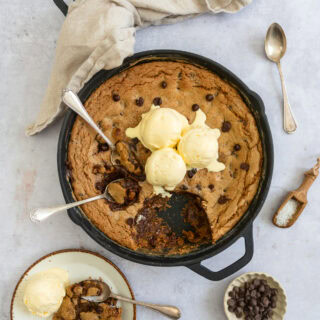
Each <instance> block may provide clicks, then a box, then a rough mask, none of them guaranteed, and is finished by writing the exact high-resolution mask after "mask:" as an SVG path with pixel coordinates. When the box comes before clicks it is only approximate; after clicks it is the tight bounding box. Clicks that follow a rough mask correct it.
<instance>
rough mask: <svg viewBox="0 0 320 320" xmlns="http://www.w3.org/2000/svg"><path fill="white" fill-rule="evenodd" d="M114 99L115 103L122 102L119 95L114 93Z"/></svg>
mask: <svg viewBox="0 0 320 320" xmlns="http://www.w3.org/2000/svg"><path fill="white" fill-rule="evenodd" d="M112 99H113V101H115V102H117V101H119V100H120V96H119V95H118V94H117V93H114V94H113V95H112Z"/></svg>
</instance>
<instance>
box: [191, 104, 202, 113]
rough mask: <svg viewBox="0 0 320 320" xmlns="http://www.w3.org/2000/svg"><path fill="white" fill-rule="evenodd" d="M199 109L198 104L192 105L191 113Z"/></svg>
mask: <svg viewBox="0 0 320 320" xmlns="http://www.w3.org/2000/svg"><path fill="white" fill-rule="evenodd" d="M199 109H200V106H199V105H198V104H196V103H195V104H193V105H192V111H198V110H199Z"/></svg>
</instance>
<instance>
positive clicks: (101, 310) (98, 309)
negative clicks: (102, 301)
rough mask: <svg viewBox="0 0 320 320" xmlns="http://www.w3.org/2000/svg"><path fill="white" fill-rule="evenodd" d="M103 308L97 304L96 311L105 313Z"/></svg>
mask: <svg viewBox="0 0 320 320" xmlns="http://www.w3.org/2000/svg"><path fill="white" fill-rule="evenodd" d="M103 311H104V310H103V308H102V307H100V306H97V307H96V312H97V314H101V313H103Z"/></svg>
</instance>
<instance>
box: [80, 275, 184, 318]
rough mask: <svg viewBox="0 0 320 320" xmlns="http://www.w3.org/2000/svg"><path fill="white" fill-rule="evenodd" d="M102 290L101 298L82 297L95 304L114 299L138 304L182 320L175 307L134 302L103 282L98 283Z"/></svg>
mask: <svg viewBox="0 0 320 320" xmlns="http://www.w3.org/2000/svg"><path fill="white" fill-rule="evenodd" d="M96 282H97V283H98V284H99V286H100V288H101V293H100V295H99V296H82V297H81V298H82V299H85V300H87V301H90V302H95V303H101V302H104V301H106V300H107V299H108V298H114V299H117V300H120V301H124V302H129V303H133V304H137V305H139V306H143V307H147V308H150V309H153V310H156V311H158V312H161V313H162V314H164V315H166V316H167V317H169V318H170V319H180V317H181V312H180V310H179V309H178V308H177V307H174V306H169V305H161V304H153V303H146V302H140V301H136V300H132V299H129V298H125V297H123V296H120V295H118V294H115V293H113V292H112V291H111V289H110V287H109V286H108V285H107V284H106V283H104V282H102V281H96Z"/></svg>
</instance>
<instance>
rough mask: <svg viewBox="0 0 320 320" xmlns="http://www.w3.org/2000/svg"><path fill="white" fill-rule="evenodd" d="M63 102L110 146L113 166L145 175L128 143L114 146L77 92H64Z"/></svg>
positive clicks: (123, 142) (118, 143) (67, 90)
mask: <svg viewBox="0 0 320 320" xmlns="http://www.w3.org/2000/svg"><path fill="white" fill-rule="evenodd" d="M62 101H63V103H64V104H65V105H66V106H68V107H69V108H70V109H71V110H73V111H74V112H75V113H77V114H78V115H79V116H80V117H81V118H82V119H83V120H85V121H86V122H87V123H88V124H89V125H90V126H91V127H92V128H93V129H94V130H95V131H96V132H97V133H98V134H99V135H100V136H101V138H102V139H103V140H104V141H105V142H106V143H107V144H108V146H109V147H110V149H111V156H110V160H111V163H112V164H113V165H119V164H122V165H123V166H124V167H125V168H126V169H127V170H128V171H129V172H130V173H131V174H134V175H135V176H136V177H139V176H142V175H143V167H142V166H141V165H140V163H139V161H138V160H137V157H136V155H135V153H134V152H133V151H132V149H131V148H130V146H129V145H128V143H126V142H125V141H121V140H120V141H118V142H117V143H116V144H114V143H113V142H112V141H111V140H110V139H109V138H108V137H107V136H106V135H105V134H104V132H103V131H102V130H101V129H100V128H99V126H97V124H96V123H95V122H94V121H93V119H92V118H91V116H90V115H89V114H88V112H87V110H86V108H85V107H84V105H83V104H82V102H81V100H80V98H79V96H78V95H77V94H76V93H75V92H73V91H72V90H70V89H65V90H63V93H62Z"/></svg>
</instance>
